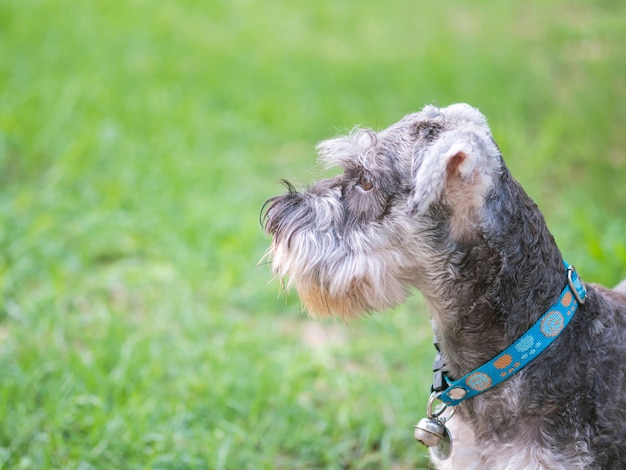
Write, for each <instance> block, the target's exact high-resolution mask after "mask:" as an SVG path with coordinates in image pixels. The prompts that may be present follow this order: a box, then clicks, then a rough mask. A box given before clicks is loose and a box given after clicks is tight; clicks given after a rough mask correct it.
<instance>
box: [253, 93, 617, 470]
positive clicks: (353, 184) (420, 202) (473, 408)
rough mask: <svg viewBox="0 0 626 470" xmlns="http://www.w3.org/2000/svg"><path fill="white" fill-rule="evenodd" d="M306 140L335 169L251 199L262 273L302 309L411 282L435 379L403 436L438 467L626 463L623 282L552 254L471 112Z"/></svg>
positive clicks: (546, 235)
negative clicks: (263, 256) (607, 282)
mask: <svg viewBox="0 0 626 470" xmlns="http://www.w3.org/2000/svg"><path fill="white" fill-rule="evenodd" d="M318 150H319V152H320V156H321V161H322V162H323V163H324V164H325V165H326V166H327V167H328V168H330V167H335V166H339V167H341V168H342V169H343V174H341V175H340V176H337V177H335V178H330V179H324V180H322V181H319V182H317V183H316V184H314V185H313V186H312V187H310V188H309V189H308V190H307V191H305V192H297V191H296V190H295V189H294V188H293V187H292V186H291V185H290V184H289V183H287V185H288V192H287V194H284V195H282V196H277V197H274V198H272V199H270V200H268V201H267V203H266V205H265V207H264V211H263V214H262V215H263V224H264V227H265V230H266V231H267V232H268V233H270V234H271V235H272V236H273V240H272V245H271V248H270V250H269V251H268V255H269V256H270V257H271V259H272V265H273V270H274V273H275V274H276V276H277V277H279V278H281V279H283V278H288V280H289V281H288V282H289V285H292V286H294V287H295V289H296V290H297V292H298V295H299V297H300V299H301V301H302V303H303V304H304V306H305V307H306V308H307V310H308V311H309V312H310V313H311V314H314V315H315V314H318V315H324V316H330V315H336V316H340V317H343V318H349V317H355V316H358V315H360V314H363V313H366V312H370V311H374V310H384V309H386V308H389V307H391V306H394V305H397V304H399V303H401V302H403V301H404V300H405V299H406V297H407V296H408V295H409V293H410V291H411V289H412V288H413V287H417V288H418V289H419V290H420V291H421V292H422V293H423V295H424V299H425V301H426V302H427V304H428V306H429V309H430V311H431V314H432V323H433V329H434V332H435V338H436V342H437V344H438V346H439V348H440V350H441V359H442V361H441V364H440V366H439V367H436V369H439V372H440V373H441V375H442V376H443V378H444V381H443V384H438V385H437V386H435V387H434V390H435V391H434V393H433V395H432V396H431V400H430V401H429V403H428V407H427V414H428V418H427V419H426V421H425V422H424V423H422V425H420V426H419V427H418V428H419V429H418V430H416V437H417V438H418V439H419V440H421V441H422V442H423V443H425V444H427V445H430V446H433V447H431V452H432V454H433V456H434V459H433V460H434V462H435V464H436V465H437V467H438V468H441V469H448V468H449V469H461V468H477V469H538V468H545V469H551V470H554V469H563V470H572V469H582V468H584V469H600V468H602V469H605V468H616V469H617V468H620V469H624V468H626V377H625V374H626V283H622V284H621V285H620V286H618V287H617V288H616V289H614V290H609V289H606V288H604V287H602V286H598V285H594V284H587V285H586V286H585V284H584V283H583V282H582V281H581V280H580V278H579V277H578V275H577V274H576V271H575V270H574V269H573V268H572V267H571V266H569V265H567V264H566V263H564V260H563V259H562V257H561V253H560V252H559V249H558V247H557V246H556V243H555V241H554V238H553V237H552V235H551V234H550V232H549V231H548V229H547V227H546V224H545V221H544V219H543V216H542V214H541V212H540V211H539V209H538V208H537V206H536V205H535V204H534V203H533V201H532V200H531V199H530V198H529V197H528V196H527V195H526V193H525V192H524V190H523V189H522V188H521V187H520V185H519V184H518V183H517V182H516V181H515V180H514V179H513V177H512V176H511V174H510V173H509V171H508V170H507V167H506V166H505V164H504V161H503V159H502V156H501V154H500V151H499V149H498V147H497V145H496V143H495V142H494V140H493V138H492V136H491V132H490V129H489V127H488V125H487V121H486V119H485V117H484V116H483V115H482V114H481V113H480V112H479V111H478V110H476V109H474V108H472V107H470V106H468V105H465V104H455V105H452V106H449V107H447V108H443V109H439V108H435V107H433V106H426V107H425V108H424V109H423V110H422V111H421V112H419V113H415V114H410V115H408V116H406V117H404V118H403V119H402V120H400V121H399V122H398V123H396V124H394V125H392V126H391V127H389V128H387V129H385V130H383V131H380V132H374V131H371V130H364V129H360V130H355V131H354V132H352V133H351V134H350V135H349V136H346V137H339V138H335V139H332V140H328V141H325V142H322V143H321V144H320V145H319V146H318ZM570 320H571V321H570ZM433 400H437V401H442V402H443V403H444V405H440V406H439V407H438V408H436V409H435V410H434V411H433V409H432V401H433ZM455 412H456V413H455ZM453 413H454V417H452V414H453ZM429 433H430V434H429ZM418 434H419V436H418ZM429 436H431V437H432V439H430V438H429ZM451 441H453V443H454V447H453V448H452V450H450V442H451Z"/></svg>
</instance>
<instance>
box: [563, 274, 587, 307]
mask: <svg viewBox="0 0 626 470" xmlns="http://www.w3.org/2000/svg"><path fill="white" fill-rule="evenodd" d="M574 274H577V273H576V268H575V267H574V266H572V265H569V266H568V267H567V283H568V284H569V287H570V289H571V290H572V293H573V294H574V297H575V298H576V300H577V301H578V303H579V304H580V305H582V304H584V303H585V301H586V300H587V287H585V283H584V282H583V280H582V279H580V276H579V277H578V282H579V283H580V286H581V287H582V291H583V297H581V296H580V294H579V293H578V290H577V289H576V284H575V282H574V279H573V275H574Z"/></svg>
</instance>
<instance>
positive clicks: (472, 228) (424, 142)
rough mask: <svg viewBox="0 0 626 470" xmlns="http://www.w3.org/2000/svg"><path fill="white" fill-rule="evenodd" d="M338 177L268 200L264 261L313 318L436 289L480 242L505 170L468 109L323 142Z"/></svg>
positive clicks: (431, 111) (478, 117) (481, 121)
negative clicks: (445, 269) (457, 251)
mask: <svg viewBox="0 0 626 470" xmlns="http://www.w3.org/2000/svg"><path fill="white" fill-rule="evenodd" d="M317 149H318V151H319V154H320V161H321V163H322V165H323V166H324V167H325V168H333V167H339V168H341V169H342V170H343V172H342V173H341V174H340V175H339V176H336V177H334V178H329V179H324V180H321V181H319V182H317V183H315V184H313V185H312V186H311V187H310V188H308V189H307V190H305V191H303V192H299V191H297V190H296V189H295V188H294V187H293V186H292V185H290V184H289V183H287V186H288V192H287V193H286V194H284V195H281V196H277V197H274V198H271V199H269V200H268V201H267V202H266V203H265V206H264V209H263V213H262V220H263V225H264V228H265V231H266V232H267V233H269V234H271V235H272V236H273V239H272V244H271V247H270V249H269V250H268V256H269V257H270V258H271V260H272V266H273V270H274V273H275V275H276V276H277V277H279V278H281V279H284V278H287V279H288V284H289V285H292V286H294V287H295V289H296V290H297V292H298V295H299V297H300V299H301V301H302V303H303V304H304V306H305V307H306V309H307V310H308V311H309V312H310V313H311V314H314V315H315V314H319V315H332V314H334V315H338V316H341V317H353V316H357V315H359V314H362V313H366V312H369V311H372V310H383V309H386V308H389V307H391V306H394V305H397V304H399V303H402V302H403V301H404V300H405V299H406V297H407V295H408V294H409V291H410V289H411V288H412V287H417V288H419V289H422V290H423V289H424V288H425V287H426V286H427V285H429V283H430V284H432V283H436V279H434V278H433V277H436V275H437V274H436V273H437V272H439V271H440V270H441V266H442V265H443V264H444V263H443V262H444V261H445V258H446V257H448V256H451V253H452V252H453V251H454V246H455V245H456V244H458V243H463V242H468V241H471V239H472V238H474V237H476V236H477V233H478V231H477V227H478V226H479V225H480V224H481V223H482V222H483V219H484V214H483V213H482V212H483V211H482V207H483V203H484V201H485V198H486V197H487V196H488V194H489V193H490V191H491V190H492V188H493V186H494V180H495V179H496V178H497V177H498V175H499V174H500V173H501V172H502V171H503V169H504V163H503V162H502V158H501V156H500V151H499V149H498V147H497V145H496V144H495V142H494V140H493V138H492V136H491V132H490V129H489V127H488V125H487V121H486V119H485V117H484V116H483V115H482V114H481V113H480V112H479V111H478V110H477V109H474V108H472V107H470V106H469V105H466V104H455V105H452V106H449V107H447V108H442V109H441V108H436V107H433V106H426V107H425V108H424V109H422V110H421V111H420V112H418V113H415V114H410V115H407V116H405V117H404V118H403V119H402V120H400V121H399V122H397V123H396V124H393V125H392V126H390V127H389V128H387V129H385V130H382V131H380V132H374V131H372V130H369V129H357V130H355V131H353V132H352V133H351V134H350V135H348V136H344V137H338V138H334V139H331V140H327V141H324V142H322V143H320V144H319V145H318V147H317Z"/></svg>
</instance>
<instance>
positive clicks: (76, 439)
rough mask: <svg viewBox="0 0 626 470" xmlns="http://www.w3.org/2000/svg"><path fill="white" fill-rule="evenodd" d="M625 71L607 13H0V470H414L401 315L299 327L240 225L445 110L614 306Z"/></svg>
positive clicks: (404, 6) (411, 342)
mask: <svg viewBox="0 0 626 470" xmlns="http://www.w3.org/2000/svg"><path fill="white" fill-rule="evenodd" d="M624 44H626V6H625V5H624V4H623V2H617V1H609V0H605V1H597V2H591V1H577V2H565V1H553V2H543V1H539V0H535V1H530V2H510V1H489V2H481V3H480V4H478V3H477V4H476V5H475V6H473V5H472V4H471V3H470V2H466V3H461V2H448V3H442V2H436V1H423V2H401V1H399V0H397V1H396V0H393V1H388V2H374V1H359V2H356V1H345V2H330V1H320V2H303V1H276V2H271V3H268V2H251V1H243V0H241V1H217V0H216V1H211V2H206V1H199V0H198V1H183V2H166V1H159V0H151V1H147V0H130V1H127V2H114V1H107V0H93V1H83V2H71V1H67V0H58V1H52V0H49V1H46V0H2V1H0V214H1V217H2V223H1V225H0V468H7V469H8V468H11V469H13V468H19V469H31V468H32V469H42V468H63V469H81V470H84V469H91V468H98V469H100V468H103V469H104V468H106V469H108V468H129V469H138V468H150V469H152V468H154V469H183V468H184V469H187V468H198V469H200V468H210V469H213V468H215V469H244V468H250V469H257V468H262V469H272V468H331V469H333V468H335V469H374V468H389V469H396V470H399V469H408V468H416V467H417V468H419V467H426V466H427V462H426V460H425V452H424V450H423V449H422V448H421V447H419V446H418V445H417V444H415V443H414V442H413V439H412V426H413V424H414V423H415V422H416V421H417V420H418V419H419V418H421V417H422V416H423V414H424V407H425V401H426V398H427V393H428V388H429V385H430V380H431V378H430V375H429V367H430V362H431V360H432V347H431V345H430V338H431V333H430V329H429V325H428V315H427V312H426V310H425V308H424V306H423V305H422V303H421V301H420V298H419V297H418V296H415V297H413V298H411V299H410V301H409V302H408V303H407V305H405V306H401V307H399V308H398V309H396V310H394V311H393V312H386V313H385V314H382V315H375V316H372V317H369V318H365V319H362V320H359V321H355V322H352V323H351V324H349V325H343V324H341V323H326V322H313V321H311V320H308V319H307V318H306V316H305V315H304V314H302V312H301V309H300V306H299V304H298V301H297V299H296V298H295V296H294V295H293V294H292V293H290V294H288V295H287V296H280V287H279V285H278V283H269V282H270V280H271V273H270V270H269V268H268V267H267V266H264V265H261V266H257V265H256V264H257V261H258V260H259V259H260V258H261V257H262V255H263V253H264V251H265V249H266V247H267V245H268V243H269V240H268V239H267V238H266V237H265V236H264V235H263V234H262V231H261V229H260V227H259V223H258V215H259V210H260V207H261V205H262V203H263V202H264V200H265V199H266V198H268V197H270V196H272V195H274V194H276V193H277V192H279V191H281V190H282V189H281V188H280V186H279V185H278V184H277V182H278V181H279V180H280V178H288V179H291V180H295V181H306V180H307V179H311V178H313V177H314V173H311V172H310V171H309V168H311V167H312V166H313V165H314V161H315V155H314V152H313V150H312V149H313V146H314V145H315V143H316V142H317V141H318V140H320V139H322V138H327V137H331V136H333V135H334V134H336V133H338V132H342V131H344V130H346V129H350V128H352V127H353V126H354V125H356V124H361V125H364V126H370V127H374V128H382V127H385V126H387V125H388V124H390V123H392V122H395V121H396V120H397V119H398V118H399V117H401V116H402V115H403V114H406V113H408V112H412V111H414V110H416V109H418V108H420V107H421V106H422V105H424V104H426V103H437V104H441V105H446V104H449V103H451V102H456V101H466V102H469V103H471V104H473V105H475V106H478V107H480V108H481V110H483V111H484V112H485V113H486V114H487V116H488V117H489V119H490V122H491V126H492V129H493V131H494V134H495V137H496V140H497V141H498V142H499V144H500V146H501V148H502V150H503V153H504V155H505V158H506V159H507V162H508V164H509V166H510V167H511V169H512V171H513V173H514V175H515V176H516V177H517V178H518V179H519V180H520V181H521V182H522V184H523V185H524V186H525V187H526V188H527V190H528V191H529V193H530V194H531V195H532V196H533V197H534V198H535V199H536V201H537V202H538V204H539V205H540V207H542V209H543V210H544V212H545V214H546V217H547V219H548V222H549V224H550V226H551V227H552V229H553V232H554V233H555V236H556V238H557V241H558V242H559V245H560V246H561V248H562V251H563V252H564V254H565V257H566V259H567V260H568V261H569V262H571V263H574V264H576V266H577V267H578V269H579V272H580V273H581V275H582V276H583V277H584V278H585V279H587V280H595V281H598V282H603V283H607V284H615V283H617V282H618V281H619V280H620V279H621V278H622V277H625V276H626V243H625V241H624V230H625V227H626V185H624V178H625V174H626V154H625V153H624V148H626V134H625V133H624V130H623V129H624V122H626V107H625V106H624V102H626V85H625V82H624V77H625V76H626V49H625V48H624V47H623V45H624Z"/></svg>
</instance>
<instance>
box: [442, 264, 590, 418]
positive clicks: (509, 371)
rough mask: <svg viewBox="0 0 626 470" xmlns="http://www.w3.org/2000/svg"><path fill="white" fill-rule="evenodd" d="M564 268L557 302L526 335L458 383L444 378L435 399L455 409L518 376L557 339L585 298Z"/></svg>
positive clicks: (574, 275) (577, 281) (572, 272)
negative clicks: (518, 373) (464, 401)
mask: <svg viewBox="0 0 626 470" xmlns="http://www.w3.org/2000/svg"><path fill="white" fill-rule="evenodd" d="M564 264H565V267H566V269H567V285H566V286H565V288H564V289H563V292H561V296H560V297H559V300H557V302H556V303H555V304H554V305H552V306H551V307H550V308H549V309H548V311H547V312H546V313H545V314H544V315H543V316H542V317H541V318H539V320H537V322H536V323H535V324H534V325H533V326H531V327H530V329H529V330H528V331H527V332H526V333H524V334H523V335H522V336H520V338H519V339H517V341H515V342H514V343H513V344H511V345H510V346H509V347H508V348H506V349H505V350H504V351H502V352H501V353H500V354H498V355H497V356H495V357H494V358H493V359H491V360H490V361H488V362H486V363H485V364H483V365H482V366H480V367H478V368H477V369H474V370H473V371H471V372H470V373H469V374H467V375H465V376H464V377H461V378H460V379H459V380H455V381H450V380H449V379H448V378H447V377H444V378H445V381H446V382H447V383H446V384H443V383H442V385H443V386H442V387H441V389H440V391H437V389H435V392H434V394H437V395H435V398H438V399H439V400H441V401H442V402H443V403H444V404H446V405H448V406H456V405H458V404H459V403H461V402H462V401H463V400H467V399H468V398H472V397H474V396H476V395H479V394H481V393H483V392H486V391H487V390H489V389H491V388H493V387H495V386H496V385H498V384H499V383H501V382H503V381H505V380H506V379H508V378H509V377H511V376H513V375H514V374H516V373H517V372H519V371H520V370H521V369H523V368H524V367H525V366H527V365H528V364H529V363H530V362H531V361H532V360H533V359H535V358H536V357H537V356H539V354H541V353H542V352H543V351H544V350H545V349H546V348H547V347H548V346H550V344H552V342H553V341H554V340H555V339H556V338H558V336H559V335H560V334H561V333H562V332H563V330H565V327H566V326H567V325H568V323H569V322H570V320H571V319H572V318H573V317H574V314H575V313H576V310H577V308H578V306H579V305H582V304H584V303H585V299H586V297H587V289H586V288H585V284H584V283H583V281H582V279H580V277H579V276H578V273H577V272H576V269H574V266H570V265H569V264H567V263H565V262H564ZM435 363H437V361H435ZM441 365H442V364H441Z"/></svg>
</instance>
